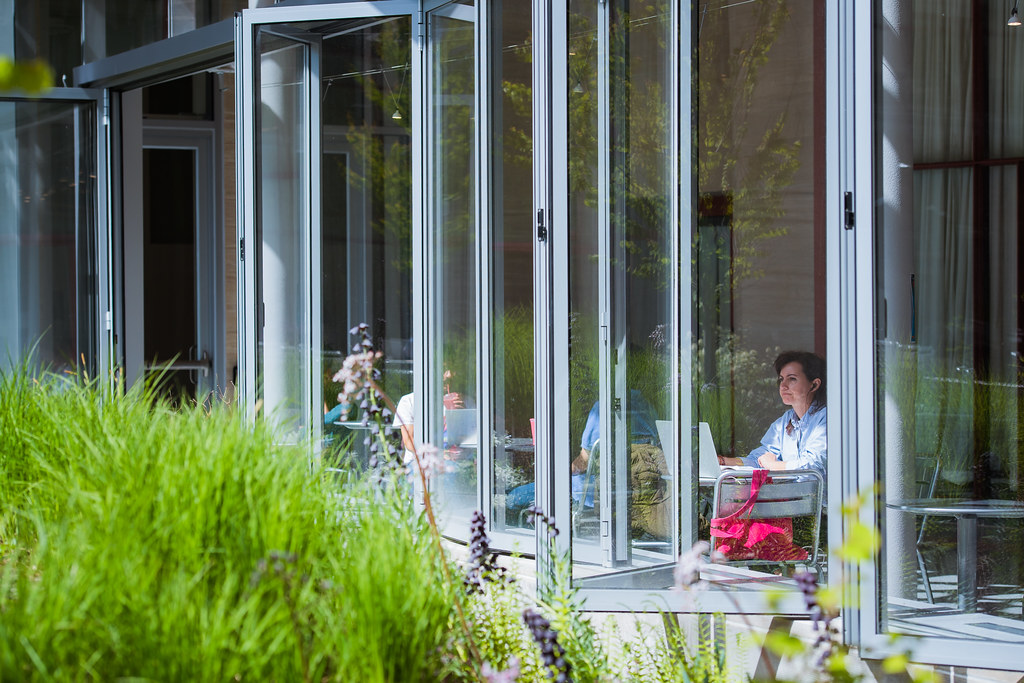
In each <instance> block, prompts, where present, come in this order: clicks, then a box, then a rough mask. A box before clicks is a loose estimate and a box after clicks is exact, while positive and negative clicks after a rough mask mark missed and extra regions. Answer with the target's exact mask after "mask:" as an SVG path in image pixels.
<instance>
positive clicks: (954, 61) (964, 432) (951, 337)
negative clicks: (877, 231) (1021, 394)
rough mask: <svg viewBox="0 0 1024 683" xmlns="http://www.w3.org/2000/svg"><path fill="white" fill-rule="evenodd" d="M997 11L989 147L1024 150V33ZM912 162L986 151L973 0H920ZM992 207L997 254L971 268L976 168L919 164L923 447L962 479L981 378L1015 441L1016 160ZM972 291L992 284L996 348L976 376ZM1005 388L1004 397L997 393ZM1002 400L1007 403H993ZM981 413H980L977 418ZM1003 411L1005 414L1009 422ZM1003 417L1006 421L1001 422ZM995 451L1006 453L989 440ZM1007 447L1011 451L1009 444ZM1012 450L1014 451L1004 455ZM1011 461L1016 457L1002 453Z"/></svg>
mask: <svg viewBox="0 0 1024 683" xmlns="http://www.w3.org/2000/svg"><path fill="white" fill-rule="evenodd" d="M996 9H997V8H996V7H995V6H993V7H992V11H991V12H990V18H989V29H988V41H987V43H988V51H989V55H988V64H987V75H988V78H987V79H986V81H987V84H988V88H989V96H988V108H989V120H988V122H987V124H988V130H989V140H988V146H989V150H988V154H987V156H989V157H992V158H999V157H1020V156H1024V120H1022V116H1024V83H1022V80H1024V79H1022V78H1021V77H1020V76H1021V68H1022V65H1024V32H1020V31H1019V30H1015V29H1010V28H1008V27H1007V26H1006V23H1005V22H1006V20H1005V17H1003V16H1002V14H1001V13H1000V12H998V11H996ZM914 22H915V24H914V25H915V40H914V88H913V89H914V162H915V164H916V165H920V164H928V163H936V162H939V163H949V162H957V161H966V160H969V159H971V158H972V157H977V156H978V155H977V154H975V153H974V151H973V150H972V148H971V145H972V126H973V121H972V106H971V101H972V97H973V95H972V93H973V90H974V88H973V85H974V84H973V83H972V79H971V73H972V47H971V26H972V19H971V13H970V3H965V2H962V1H961V0H927V1H923V0H917V1H916V2H915V3H914ZM989 173H990V176H989V178H990V183H989V188H990V189H989V196H988V198H986V199H984V200H982V201H986V202H987V203H988V210H989V217H990V227H989V235H988V237H989V244H990V254H991V258H990V259H989V260H988V268H987V272H986V273H974V272H973V262H974V245H973V240H972V233H973V230H974V225H973V214H974V208H975V207H974V205H973V202H974V194H975V180H974V179H975V171H974V170H973V168H972V167H968V166H964V167H962V168H957V167H950V168H934V169H920V170H917V171H915V173H914V247H915V270H916V284H917V287H916V295H917V296H916V308H917V316H916V327H917V329H916V332H917V342H918V349H919V353H918V363H917V377H918V385H917V429H916V433H917V448H918V451H919V452H925V453H938V454H939V456H940V458H941V460H942V467H943V475H944V477H945V478H946V479H948V480H950V481H956V482H959V483H966V482H967V481H968V480H969V479H970V476H971V475H970V468H971V466H972V464H973V460H974V453H973V450H974V443H973V433H972V432H973V424H974V417H975V416H974V410H975V403H974V391H973V384H974V382H976V381H979V380H980V381H983V382H985V383H986V385H989V386H993V387H996V388H993V389H992V391H989V392H987V393H986V394H985V396H989V397H991V400H990V401H989V402H990V403H992V405H990V406H988V408H989V409H991V410H992V411H993V414H994V415H996V414H998V415H1002V416H1003V417H997V418H996V422H997V423H998V424H996V425H995V426H996V429H995V431H994V432H993V438H994V440H996V441H998V442H1000V443H1003V444H1006V446H1005V448H1009V447H1010V446H1009V445H1010V444H1015V443H1016V442H1015V437H1014V435H1015V432H1016V426H1015V425H1016V400H1015V391H1016V389H1015V387H1011V386H1009V384H1010V383H1011V382H1016V365H1015V364H1016V363H1017V359H1016V356H1015V354H1016V351H1017V345H1018V340H1017V297H1018V294H1019V292H1018V291H1017V265H1016V262H1017V256H1016V255H1017V225H1018V218H1017V200H1016V195H1017V193H1016V182H1017V173H1016V167H1015V166H1012V165H1009V166H990V167H989ZM975 287H982V288H984V292H983V293H984V295H985V296H988V303H989V307H990V308H989V313H988V320H987V321H985V325H987V328H988V333H989V335H990V339H991V345H992V357H991V359H990V364H989V365H990V371H991V374H988V375H986V376H985V377H978V376H976V373H975V372H974V367H973V365H974V344H973V338H974V332H973V323H974V306H973V301H974V296H975ZM1000 383H1005V386H1004V389H1005V391H1003V392H1002V393H1004V394H1006V395H1005V396H1002V394H1000V391H999V390H998V386H1001V384H1000ZM996 404H999V405H996ZM979 417H980V416H979ZM1004 418H1005V419H1004ZM1002 423H1005V428H1002V427H999V424H1002ZM992 448H993V449H994V450H998V449H999V445H998V444H997V443H995V442H993V445H992ZM1005 448H1004V450H1005ZM997 455H1002V456H1009V455H1011V454H1010V453H1003V454H997ZM1004 460H1006V461H1015V460H1016V458H1015V457H1005V458H1004Z"/></svg>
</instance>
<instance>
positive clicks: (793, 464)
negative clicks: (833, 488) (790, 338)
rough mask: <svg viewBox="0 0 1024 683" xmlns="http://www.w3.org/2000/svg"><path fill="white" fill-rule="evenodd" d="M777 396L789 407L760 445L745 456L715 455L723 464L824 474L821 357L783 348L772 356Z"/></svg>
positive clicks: (826, 441) (824, 448) (823, 406)
mask: <svg viewBox="0 0 1024 683" xmlns="http://www.w3.org/2000/svg"><path fill="white" fill-rule="evenodd" d="M775 372H777V373H778V375H779V379H778V381H779V397H780V398H782V402H783V403H784V404H786V405H787V406H789V407H790V408H789V410H787V411H786V412H785V413H783V414H782V417H780V418H779V419H778V420H776V421H775V422H774V423H772V426H771V427H769V428H768V431H767V432H765V435H764V437H763V438H762V439H761V445H760V446H758V447H757V448H755V449H754V450H752V451H751V452H750V454H749V455H747V456H746V457H745V458H731V457H726V456H721V455H720V456H718V460H719V462H721V463H722V464H723V465H749V466H751V467H762V468H764V469H769V470H804V469H813V470H817V471H818V472H819V473H820V474H821V476H822V477H823V478H824V477H825V456H826V449H827V446H828V439H827V435H826V424H825V423H826V419H825V417H826V410H825V360H824V359H823V358H822V357H821V356H818V355H817V354H814V353H810V352H809V351H785V352H783V353H781V354H779V357H778V358H776V359H775Z"/></svg>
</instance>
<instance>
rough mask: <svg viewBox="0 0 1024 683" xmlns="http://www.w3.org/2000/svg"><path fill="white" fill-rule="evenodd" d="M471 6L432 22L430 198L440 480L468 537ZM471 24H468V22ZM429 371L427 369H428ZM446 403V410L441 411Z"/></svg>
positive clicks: (472, 421)
mask: <svg viewBox="0 0 1024 683" xmlns="http://www.w3.org/2000/svg"><path fill="white" fill-rule="evenodd" d="M472 6H473V3H472V2H460V3H455V4H453V5H450V6H448V7H446V8H444V10H443V11H444V13H443V14H439V13H435V14H433V15H431V17H430V27H429V30H430V56H429V59H430V61H429V67H428V68H429V69H430V81H429V83H430V85H429V90H428V98H429V99H428V107H429V111H430V113H429V118H430V124H429V125H430V128H429V133H428V135H427V140H428V141H429V144H430V145H431V147H432V149H431V150H430V152H429V160H430V161H429V163H430V174H431V179H430V184H429V185H428V187H429V188H430V192H429V194H428V197H429V200H428V202H429V203H428V205H429V207H430V208H429V211H430V222H431V230H432V234H433V235H435V238H434V239H435V242H434V244H435V249H436V252H435V253H436V257H435V258H436V261H435V268H436V272H435V273H434V278H435V284H434V286H435V295H436V301H437V307H436V309H435V314H434V315H435V324H436V329H437V333H436V334H437V346H436V348H437V349H438V351H439V352H440V360H441V367H440V368H439V370H440V374H441V382H440V383H439V386H440V387H441V390H440V393H441V395H439V396H436V397H434V399H433V400H434V401H436V403H435V405H436V406H437V407H438V413H439V414H440V413H442V412H443V414H444V419H443V425H442V429H441V434H438V435H435V436H434V438H433V439H431V442H432V443H434V444H435V445H438V444H440V446H439V447H443V450H444V457H445V459H446V460H447V461H448V463H449V465H450V466H451V467H450V469H451V471H450V472H448V473H445V474H442V475H440V476H439V477H438V478H437V480H436V483H437V493H438V498H437V500H438V503H439V505H440V507H441V508H442V510H443V511H444V520H445V522H444V526H445V527H446V528H450V529H451V530H452V533H455V534H457V535H460V536H465V535H466V533H468V531H467V530H468V529H469V516H470V514H471V513H472V511H473V510H475V509H476V508H477V473H478V468H477V415H476V401H475V399H474V397H473V395H472V394H473V388H474V387H475V386H476V291H477V277H476V264H477V258H476V249H477V242H476V220H475V211H476V206H475V201H474V200H475V193H476V169H475V148H474V141H475V133H474V129H475V116H474V106H475V100H474V97H475V92H476V90H475V83H474V80H475V75H476V64H475V59H474V48H475V44H474V34H475V25H474V23H473V21H472V18H473V9H472ZM467 19H468V20H467ZM428 367H431V364H429V363H428ZM442 405H443V410H442V409H441V406H442Z"/></svg>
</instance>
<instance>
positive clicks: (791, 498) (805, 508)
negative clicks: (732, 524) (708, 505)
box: [711, 470, 825, 574]
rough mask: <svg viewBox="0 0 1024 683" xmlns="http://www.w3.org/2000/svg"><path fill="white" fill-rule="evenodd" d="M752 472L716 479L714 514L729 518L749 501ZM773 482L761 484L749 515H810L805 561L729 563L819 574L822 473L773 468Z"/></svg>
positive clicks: (713, 546) (757, 517)
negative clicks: (798, 568) (805, 569)
mask: <svg viewBox="0 0 1024 683" xmlns="http://www.w3.org/2000/svg"><path fill="white" fill-rule="evenodd" d="M753 476H754V475H753V473H752V472H750V471H735V470H725V471H724V472H722V474H720V475H719V476H718V479H716V480H715V489H714V490H715V493H714V502H713V503H712V514H713V516H714V517H716V518H719V517H726V516H728V515H730V514H732V513H734V512H735V511H736V510H738V509H739V508H740V507H742V506H743V504H744V503H746V502H747V500H748V498H749V497H750V484H751V480H752V479H753ZM769 477H770V481H768V482H766V483H765V484H764V485H762V486H761V490H760V491H759V492H758V497H757V501H756V502H755V503H754V504H753V507H751V509H750V511H749V518H750V519H754V520H770V519H778V518H785V517H789V518H791V519H793V520H796V519H800V518H807V519H810V520H811V524H812V527H811V537H812V541H811V545H810V546H805V549H806V550H807V555H808V557H807V559H805V560H769V559H760V558H757V559H749V560H729V561H728V562H729V564H741V565H753V564H778V565H789V566H797V565H800V566H809V567H813V568H814V569H815V570H816V571H817V572H818V573H819V574H820V573H821V569H822V568H821V566H820V564H819V560H818V555H819V551H818V543H819V540H820V535H821V507H822V503H823V500H822V498H823V491H824V489H825V482H824V480H823V479H822V476H821V474H819V473H818V472H817V471H815V470H783V471H773V472H771V473H770V475H769ZM718 545H719V543H717V537H715V536H712V537H711V552H712V553H714V551H715V549H716V547H717V546H718Z"/></svg>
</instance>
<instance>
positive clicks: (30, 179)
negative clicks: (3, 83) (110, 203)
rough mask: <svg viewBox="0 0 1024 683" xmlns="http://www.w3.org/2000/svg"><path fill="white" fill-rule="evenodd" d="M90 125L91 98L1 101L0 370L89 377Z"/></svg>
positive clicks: (93, 335) (92, 262) (93, 361)
mask: <svg viewBox="0 0 1024 683" xmlns="http://www.w3.org/2000/svg"><path fill="white" fill-rule="evenodd" d="M94 131H95V114H94V105H93V104H91V103H88V104H82V103H77V104H76V103H65V102H41V101H24V102H0V179H2V182H0V206H3V207H4V210H3V211H0V368H7V367H10V364H11V363H15V364H16V363H18V362H20V361H21V360H22V358H23V357H24V356H26V355H27V354H29V353H30V352H31V353H33V354H34V358H35V360H36V362H37V363H39V364H41V365H46V366H49V367H51V368H52V369H54V370H57V371H60V370H63V369H71V370H77V369H81V370H84V371H86V372H89V373H90V374H95V371H96V367H97V362H98V358H97V347H96V343H97V335H98V331H97V329H96V323H97V314H96V311H97V308H96V306H97V302H96V291H95V286H96V285H95V283H96V271H95V268H96V266H97V254H96V239H97V234H96V229H97V228H96V224H95V212H96V205H95V198H96V192H97V190H96V139H95V134H94ZM83 361H84V366H82V365H81V364H82V363H83Z"/></svg>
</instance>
